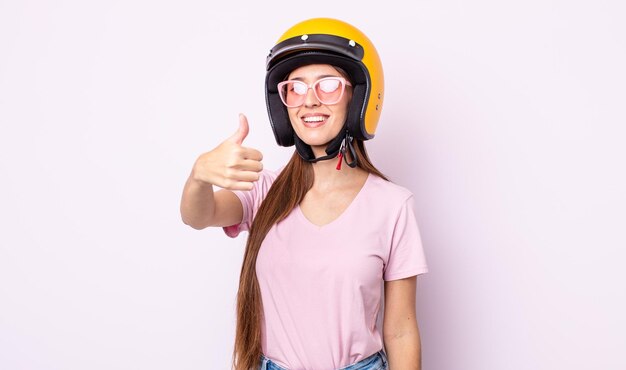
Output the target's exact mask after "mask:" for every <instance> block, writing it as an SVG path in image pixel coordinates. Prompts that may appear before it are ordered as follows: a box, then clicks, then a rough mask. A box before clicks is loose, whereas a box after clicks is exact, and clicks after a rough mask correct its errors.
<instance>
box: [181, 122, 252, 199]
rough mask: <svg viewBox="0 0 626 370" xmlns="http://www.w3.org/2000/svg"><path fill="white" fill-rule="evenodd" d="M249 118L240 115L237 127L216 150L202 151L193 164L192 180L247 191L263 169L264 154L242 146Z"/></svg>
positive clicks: (247, 129) (246, 133)
mask: <svg viewBox="0 0 626 370" xmlns="http://www.w3.org/2000/svg"><path fill="white" fill-rule="evenodd" d="M248 131H249V128H248V119H247V118H246V116H244V115H243V114H239V129H238V130H237V132H235V134H234V135H233V136H231V137H229V138H228V139H226V140H225V141H224V142H222V143H221V144H220V145H218V146H217V147H216V148H215V149H213V150H211V151H210V152H208V153H204V154H202V155H201V156H200V157H198V159H197V160H196V163H195V164H194V166H193V179H194V180H196V181H201V182H204V183H208V184H213V185H217V186H219V187H221V188H223V189H229V190H250V189H252V184H253V182H254V181H257V180H258V179H259V173H260V172H261V170H262V169H263V164H262V163H261V160H262V159H263V155H262V154H261V152H259V151H258V150H256V149H252V148H246V147H244V146H242V145H241V144H242V143H243V140H244V139H245V138H246V136H248Z"/></svg>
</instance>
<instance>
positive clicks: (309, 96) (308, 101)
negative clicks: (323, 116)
mask: <svg viewBox="0 0 626 370" xmlns="http://www.w3.org/2000/svg"><path fill="white" fill-rule="evenodd" d="M319 105H320V101H319V100H318V99H317V96H315V91H313V89H312V88H310V87H309V89H308V90H307V91H306V97H305V99H304V106H305V107H315V106H319Z"/></svg>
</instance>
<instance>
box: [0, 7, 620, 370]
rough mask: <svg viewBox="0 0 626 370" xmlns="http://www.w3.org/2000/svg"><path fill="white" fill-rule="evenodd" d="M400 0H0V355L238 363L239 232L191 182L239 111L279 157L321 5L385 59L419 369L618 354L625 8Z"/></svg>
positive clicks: (131, 365)
mask: <svg viewBox="0 0 626 370" xmlns="http://www.w3.org/2000/svg"><path fill="white" fill-rule="evenodd" d="M400 4H401V3H397V4H394V2H393V1H377V2H365V1H346V2H338V1H315V2H294V1H273V2H250V3H248V4H246V3H243V2H240V1H232V2H223V3H221V4H214V3H212V2H210V1H169V2H166V1H147V0H143V1H142V0H124V1H88V2H87V1H78V0H73V1H32V0H31V1H28V0H20V1H17V0H0V125H1V130H0V179H1V181H0V369H6V370H18V369H19V370H25V369H28V370H30V369H46V370H47V369H50V370H52V369H55V370H56V369H59V370H60V369H63V370H83V369H90V370H91V369H93V370H100V369H102V370H104V369H107V370H109V369H152V370H154V369H163V370H165V369H218V370H220V369H228V368H229V364H230V356H231V351H232V345H233V340H234V328H235V326H234V309H235V294H236V290H237V286H238V279H239V271H240V268H241V260H242V256H243V248H244V242H245V234H244V235H243V237H239V238H238V239H229V238H227V237H226V236H225V235H224V234H223V233H222V231H221V230H219V229H207V230H202V231H196V230H193V229H191V228H190V227H188V226H186V225H184V224H183V223H182V222H181V220H180V215H179V209H178V206H179V201H180V195H181V191H182V188H183V184H184V181H185V180H186V178H187V175H188V173H189V171H190V170H191V166H192V165H193V162H194V161H195V159H196V158H197V156H198V155H200V154H201V153H203V152H205V151H208V150H210V149H211V148H213V147H214V146H216V145H217V144H218V143H220V142H221V141H222V140H223V139H225V138H226V137H228V136H230V135H231V134H232V133H233V132H234V131H235V130H236V128H237V124H238V121H237V114H238V113H239V112H243V113H245V114H247V115H248V118H249V121H250V125H251V129H250V130H251V132H250V136H249V137H248V138H247V140H246V142H245V145H247V146H251V147H255V148H258V149H260V150H261V151H262V152H263V153H264V155H265V160H264V164H265V167H266V168H272V169H276V168H277V167H279V166H281V165H282V164H284V163H285V162H286V161H287V159H288V157H289V155H290V153H291V152H292V150H293V149H292V148H279V147H277V146H276V144H275V142H274V138H273V134H272V133H271V129H270V127H269V124H268V119H267V113H266V110H265V101H264V95H263V82H264V77H265V75H264V73H265V71H264V65H265V57H266V55H267V53H268V51H269V49H270V48H271V47H272V46H273V44H274V42H275V41H276V40H277V39H278V37H279V36H280V35H281V34H282V32H284V31H285V30H286V29H287V28H288V27H290V26H291V25H292V24H294V23H296V22H298V21H300V20H303V19H306V18H309V17H316V16H330V17H335V18H340V19H343V20H346V21H348V22H350V23H352V24H354V25H355V26H357V27H359V28H360V29H361V30H363V31H364V32H365V33H366V34H368V35H369V36H370V38H371V39H372V41H373V42H374V43H375V45H376V46H377V48H378V50H379V52H380V54H381V57H382V60H383V64H384V67H385V76H386V99H385V107H384V110H383V114H382V117H381V121H380V125H379V129H378V131H377V136H376V138H375V139H374V140H372V141H371V142H368V144H369V146H368V148H369V150H370V154H371V155H372V158H373V161H374V163H375V164H376V165H377V166H378V167H379V168H380V169H381V170H382V171H383V172H384V173H385V174H387V175H388V176H390V178H391V179H392V180H393V181H394V182H396V183H398V184H400V185H403V186H405V187H407V188H409V189H410V190H411V191H413V192H414V193H415V197H416V205H417V207H416V208H417V213H418V215H417V216H418V221H419V225H420V230H421V232H422V239H423V242H424V247H425V250H426V255H427V260H428V263H429V267H430V270H431V271H430V272H429V273H428V274H426V275H422V276H420V277H419V279H418V299H417V300H418V302H417V303H418V315H419V317H418V319H419V323H420V330H421V334H422V342H423V343H422V346H423V348H422V351H423V364H424V369H432V370H457V369H464V370H491V369H493V370H501V369H507V370H517V369H519V370H522V369H524V370H526V369H545V370H554V369H581V370H582V369H611V370H617V369H624V368H626V359H625V358H624V356H623V350H624V348H626V339H625V336H626V334H624V333H625V332H626V319H625V318H624V316H625V315H624V312H626V302H625V300H626V297H625V291H626V289H625V288H624V281H626V273H625V272H624V262H623V261H624V259H625V257H626V252H624V248H625V247H626V237H625V235H624V229H625V226H626V211H625V209H626V191H625V190H624V189H626V174H625V170H624V167H625V165H624V162H625V161H624V158H626V149H625V146H624V141H625V140H624V139H625V137H626V135H625V133H626V130H625V129H624V125H625V124H626V119H625V118H626V114H625V113H624V106H625V104H624V103H625V101H626V88H625V87H626V73H625V71H624V66H625V65H626V37H624V35H626V24H625V23H624V15H625V14H626V12H625V10H626V6H624V5H622V4H623V2H620V1H618V0H614V1H593V2H592V1H549V0H527V1H515V2H512V1H498V0H476V1H471V2H463V1H455V0H442V1H417V2H413V3H412V5H411V6H412V8H404V7H403V5H400ZM402 4H404V3H402ZM407 4H408V2H407ZM391 370H399V369H391Z"/></svg>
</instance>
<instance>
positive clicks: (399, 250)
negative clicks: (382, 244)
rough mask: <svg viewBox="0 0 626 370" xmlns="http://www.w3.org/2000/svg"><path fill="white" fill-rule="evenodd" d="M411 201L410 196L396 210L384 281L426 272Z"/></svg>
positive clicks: (422, 249)
mask: <svg viewBox="0 0 626 370" xmlns="http://www.w3.org/2000/svg"><path fill="white" fill-rule="evenodd" d="M413 202H414V198H413V196H410V197H409V198H408V199H407V200H406V201H405V202H404V204H403V205H402V207H400V209H399V211H398V215H397V216H398V217H397V218H396V223H395V225H394V228H393V235H392V238H391V248H390V251H389V258H388V259H387V264H386V266H385V267H384V270H383V280H385V281H390V280H398V279H404V278H407V277H410V276H415V275H419V274H423V273H426V272H428V266H427V264H426V257H425V255H424V248H423V246H422V240H421V236H420V232H419V228H418V225H417V219H416V218H415V211H414V206H413Z"/></svg>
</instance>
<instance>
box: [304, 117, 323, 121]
mask: <svg viewBox="0 0 626 370" xmlns="http://www.w3.org/2000/svg"><path fill="white" fill-rule="evenodd" d="M323 120H324V117H322V116H315V117H305V118H304V122H322V121H323Z"/></svg>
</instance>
